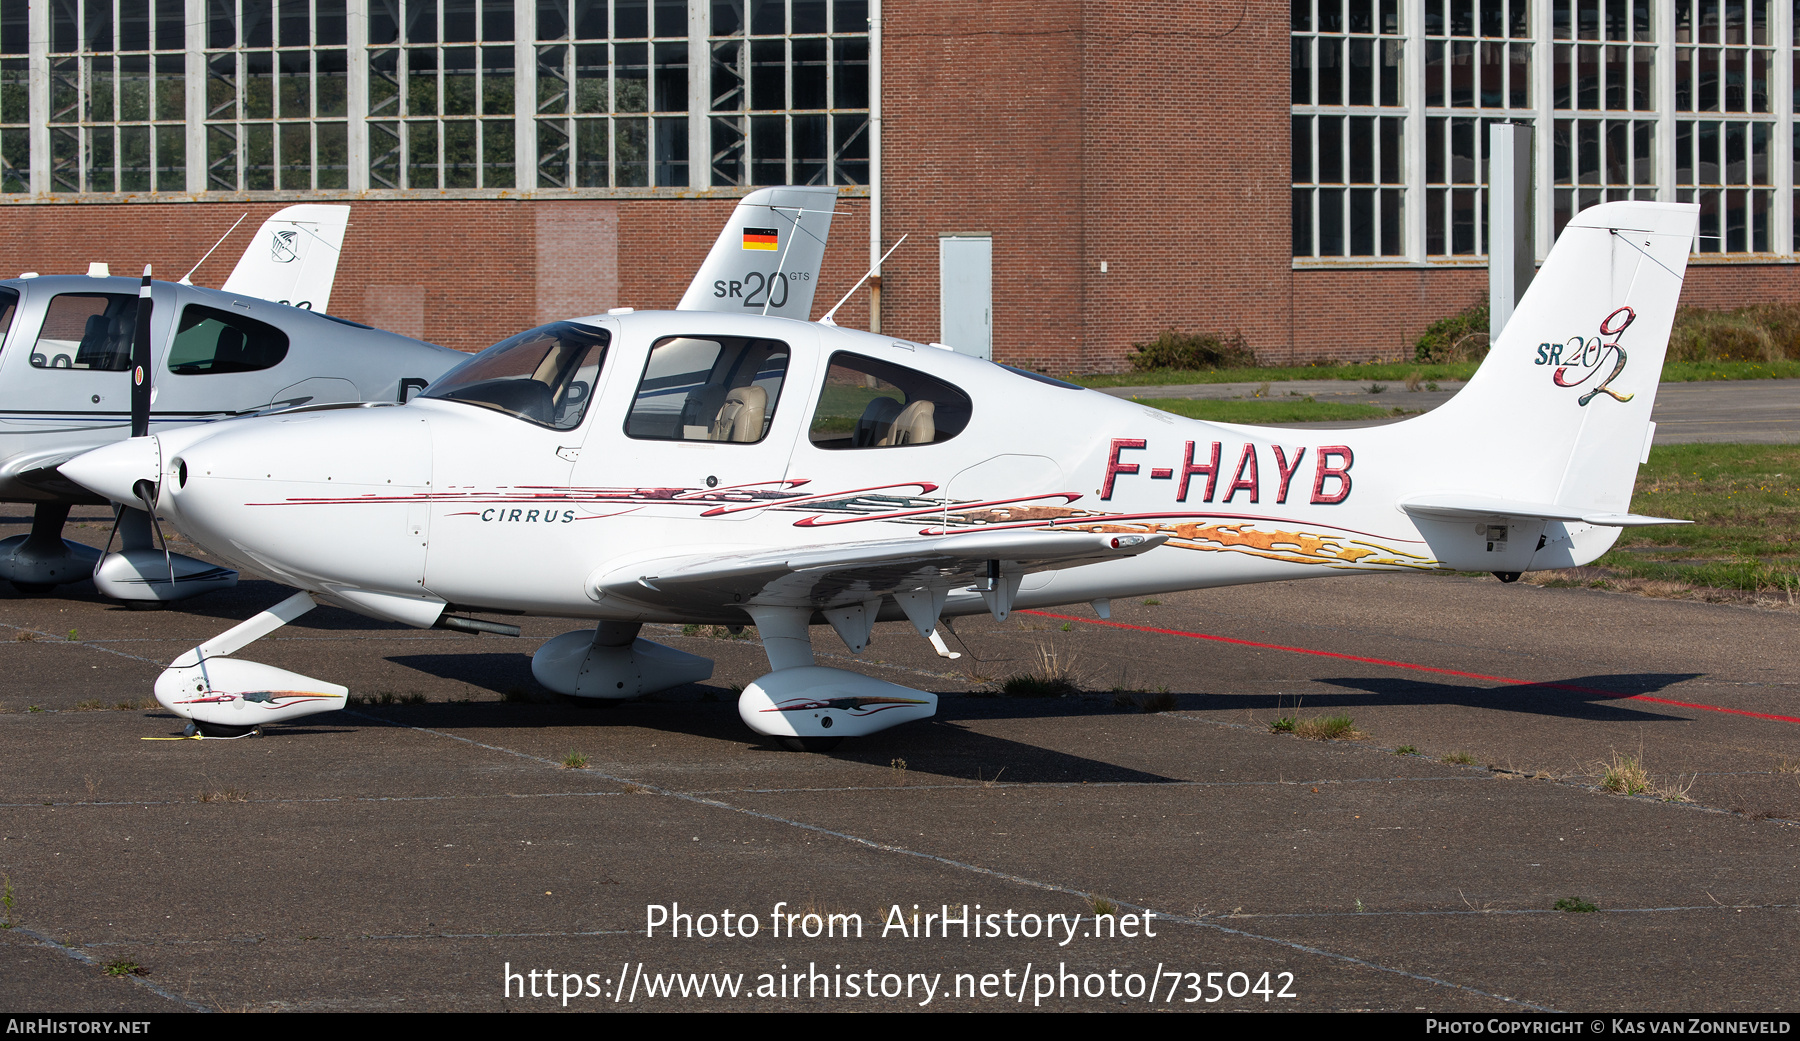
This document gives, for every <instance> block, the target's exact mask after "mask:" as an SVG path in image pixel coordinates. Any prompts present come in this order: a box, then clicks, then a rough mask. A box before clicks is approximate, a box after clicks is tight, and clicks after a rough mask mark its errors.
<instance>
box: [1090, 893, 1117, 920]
mask: <svg viewBox="0 0 1800 1041" xmlns="http://www.w3.org/2000/svg"><path fill="white" fill-rule="evenodd" d="M1092 903H1093V907H1094V917H1095V918H1107V917H1111V916H1112V915H1116V914H1118V913H1119V905H1118V904H1115V903H1113V902H1112V901H1111V900H1108V899H1107V898H1105V897H1103V896H1097V897H1094V898H1093V901H1092Z"/></svg>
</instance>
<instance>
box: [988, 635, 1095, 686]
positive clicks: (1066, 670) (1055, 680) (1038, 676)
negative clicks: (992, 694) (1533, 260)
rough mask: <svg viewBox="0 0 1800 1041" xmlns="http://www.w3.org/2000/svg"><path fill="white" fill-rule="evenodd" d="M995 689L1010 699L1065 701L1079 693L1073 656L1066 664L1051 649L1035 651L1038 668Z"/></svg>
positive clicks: (1020, 674)
mask: <svg viewBox="0 0 1800 1041" xmlns="http://www.w3.org/2000/svg"><path fill="white" fill-rule="evenodd" d="M994 687H995V689H997V690H998V691H999V692H1000V693H1002V694H1004V695H1006V696H1007V697H1009V698H1064V697H1069V696H1071V695H1075V694H1080V693H1081V692H1082V690H1081V680H1080V677H1079V676H1077V675H1076V672H1075V658H1074V656H1073V655H1071V656H1070V657H1069V660H1068V661H1066V662H1065V661H1063V660H1062V659H1061V657H1060V656H1059V655H1058V653H1057V652H1056V651H1055V650H1054V649H1052V648H1050V647H1039V648H1038V664H1037V668H1035V669H1032V670H1031V671H1030V672H1020V673H1015V674H1014V675H1011V676H1008V677H1006V678H1005V679H1003V680H1000V681H998V682H997V683H995V684H994Z"/></svg>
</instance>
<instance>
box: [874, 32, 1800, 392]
mask: <svg viewBox="0 0 1800 1041" xmlns="http://www.w3.org/2000/svg"><path fill="white" fill-rule="evenodd" d="M884 16H885V19H886V24H885V27H884V38H883V59H882V60H883V105H884V111H883V115H884V123H885V125H884V128H883V145H882V147H883V152H884V156H885V161H884V164H883V174H884V194H885V198H884V201H883V210H884V212H883V220H882V238H883V242H882V245H883V247H884V248H886V247H887V246H891V245H892V244H893V243H894V242H895V241H896V240H897V239H898V238H899V236H900V235H901V234H902V233H907V234H909V235H910V236H911V237H910V238H909V239H908V241H907V243H906V244H905V245H904V246H902V247H901V248H900V251H899V252H898V253H896V254H895V255H894V258H893V259H892V260H890V261H888V263H887V264H886V265H885V267H884V272H883V274H884V282H883V287H882V321H883V327H884V329H885V330H887V331H889V332H892V333H895V334H897V335H901V336H906V337H909V338H912V339H917V340H930V339H935V338H936V337H937V336H938V335H939V324H938V321H939V316H938V278H937V249H936V243H935V241H934V240H935V239H936V238H937V236H938V235H940V234H946V233H958V232H962V233H978V234H990V235H992V236H993V244H994V270H993V275H994V287H993V294H994V297H993V299H994V312H993V319H994V351H995V357H996V358H998V359H1000V360H1003V361H1009V362H1014V363H1016V364H1023V365H1029V366H1031V367H1034V368H1039V369H1043V370H1045V371H1050V372H1076V373H1083V372H1111V371H1119V370H1123V369H1126V368H1128V363H1127V361H1126V358H1127V356H1128V355H1129V354H1130V353H1131V344H1132V343H1134V342H1141V341H1143V340H1147V339H1150V338H1152V337H1154V336H1155V335H1156V334H1157V332H1159V331H1160V330H1162V329H1164V328H1175V329H1178V330H1181V331H1184V332H1202V331H1206V332H1220V333H1226V332H1231V331H1234V330H1235V331H1240V332H1242V333H1243V334H1244V335H1245V337H1246V338H1247V339H1248V340H1249V342H1250V345H1251V346H1252V348H1254V349H1255V350H1256V352H1257V355H1258V356H1259V358H1261V359H1262V360H1263V361H1265V362H1268V363H1278V364H1279V363H1301V364H1303V363H1306V362H1309V361H1312V360H1315V359H1321V358H1333V359H1339V360H1348V361H1359V360H1365V359H1369V358H1383V359H1392V358H1401V357H1410V356H1411V353H1412V345H1413V342H1414V341H1415V340H1416V339H1417V337H1418V336H1419V334H1420V333H1421V332H1422V331H1423V330H1424V328H1425V327H1426V326H1427V325H1429V324H1430V323H1431V322H1433V321H1435V320H1437V319H1438V318H1442V317H1444V316H1446V315H1450V314H1454V313H1455V312H1457V311H1460V310H1462V309H1463V308H1465V307H1467V306H1468V305H1469V304H1472V303H1475V302H1478V301H1481V300H1484V299H1486V295H1487V272H1486V270H1485V268H1480V267H1474V268H1471V267H1453V266H1444V267H1432V268H1397V269H1396V268H1389V269H1352V268H1335V269H1331V268H1328V269H1300V270H1296V269H1295V268H1294V267H1293V264H1292V239H1291V235H1292V228H1291V216H1290V214H1291V202H1290V188H1289V185H1290V184H1291V181H1290V180H1289V176H1290V174H1289V170H1290V165H1291V160H1290V155H1289V129H1288V127H1289V122H1288V121H1289V111H1290V109H1289V87H1290V84H1289V70H1288V60H1289V59H1288V40H1289V35H1288V25H1289V16H1290V8H1289V5H1287V4H1283V3H1280V2H1277V0H1243V2H1240V3H1236V4H1192V3H1179V2H1170V0H1154V2H1138V3H1123V2H1119V0H1047V2H1045V3H1040V4H1037V5H1032V6H1030V7H1029V8H1025V7H1023V5H1021V6H1019V7H1014V6H1012V5H999V6H996V5H986V4H977V3H973V2H969V0H955V2H951V0H945V2H940V3H935V4H905V5H902V4H891V5H888V6H887V7H886V8H884ZM921 240H922V241H921ZM1101 261H1105V262H1106V264H1107V269H1108V270H1107V272H1106V273H1104V274H1102V273H1101V272H1100V270H1099V268H1100V263H1101ZM1770 300H1785V301H1793V300H1800V266H1796V265H1791V264H1782V265H1770V264H1762V265H1740V264H1727V265H1707V264H1698V265H1694V266H1692V267H1691V268H1690V274H1689V276H1688V280H1687V285H1686V289H1685V291H1684V294H1683V299H1682V302H1683V303H1684V304H1693V305H1699V306H1705V307H1713V308H1726V307H1739V306H1744V305H1746V304H1751V303H1758V302H1765V301H1770Z"/></svg>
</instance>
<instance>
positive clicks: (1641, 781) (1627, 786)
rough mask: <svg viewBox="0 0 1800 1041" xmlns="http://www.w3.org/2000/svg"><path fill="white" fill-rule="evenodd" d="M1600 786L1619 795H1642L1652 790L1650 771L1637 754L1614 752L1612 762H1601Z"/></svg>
mask: <svg viewBox="0 0 1800 1041" xmlns="http://www.w3.org/2000/svg"><path fill="white" fill-rule="evenodd" d="M1600 787H1602V788H1604V789H1606V790H1607V791H1609V792H1615V793H1617V794H1619V795H1642V794H1644V793H1645V792H1647V791H1649V790H1650V771H1648V770H1646V769H1644V763H1643V760H1641V759H1639V758H1638V757H1637V756H1633V755H1620V754H1619V753H1617V752H1614V753H1613V754H1612V760H1611V761H1610V762H1605V763H1601V764H1600Z"/></svg>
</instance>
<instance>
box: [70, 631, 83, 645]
mask: <svg viewBox="0 0 1800 1041" xmlns="http://www.w3.org/2000/svg"><path fill="white" fill-rule="evenodd" d="M79 639H81V637H79V636H77V635H75V630H73V629H70V630H69V641H70V642H71V643H72V642H74V641H76V640H79Z"/></svg>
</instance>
